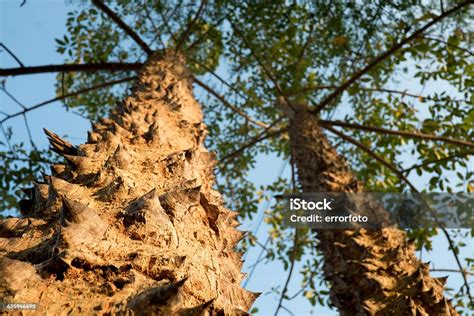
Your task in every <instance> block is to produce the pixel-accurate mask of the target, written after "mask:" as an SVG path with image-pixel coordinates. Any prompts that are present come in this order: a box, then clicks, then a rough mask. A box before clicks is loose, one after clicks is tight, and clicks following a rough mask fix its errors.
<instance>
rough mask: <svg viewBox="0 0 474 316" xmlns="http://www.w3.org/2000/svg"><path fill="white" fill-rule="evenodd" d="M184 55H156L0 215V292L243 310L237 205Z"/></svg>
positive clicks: (93, 303)
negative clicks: (223, 191) (15, 209)
mask: <svg viewBox="0 0 474 316" xmlns="http://www.w3.org/2000/svg"><path fill="white" fill-rule="evenodd" d="M191 81H192V76H191V74H190V73H189V72H188V70H187V69H186V68H185V66H184V60H183V59H182V58H181V57H180V56H176V55H174V54H173V55H166V56H164V57H159V56H158V55H154V56H153V55H152V56H151V57H150V60H149V61H148V62H147V63H146V65H145V66H144V68H143V69H142V71H141V72H140V74H139V76H138V81H137V83H136V87H135V89H134V93H133V95H132V96H130V97H128V98H126V99H125V100H124V101H123V103H122V104H121V105H120V106H119V108H118V109H115V110H114V111H112V113H111V118H107V119H102V120H100V122H98V123H95V124H94V125H93V130H92V131H91V132H90V133H89V137H88V142H87V143H86V144H83V145H79V146H73V145H71V144H70V143H68V142H67V141H65V140H62V139H61V138H60V137H59V136H57V135H56V134H54V133H52V132H49V131H48V136H49V138H50V142H51V146H52V148H54V150H55V151H56V153H58V154H60V155H62V156H64V158H65V163H64V164H56V165H55V166H53V167H52V175H51V176H45V180H46V183H36V184H35V186H34V187H33V189H32V190H28V199H27V201H28V203H23V205H27V206H28V207H25V208H23V209H22V215H23V217H22V218H8V219H5V220H2V221H0V254H1V255H2V256H1V258H0V296H1V297H2V299H3V300H4V301H6V302H38V303H39V305H38V309H37V311H38V312H40V313H48V314H54V315H65V314H97V313H100V314H117V313H119V314H120V313H124V314H127V313H130V312H132V311H133V312H134V313H135V314H137V315H149V314H158V315H194V314H202V313H206V312H208V313H209V314H210V315H221V314H225V315H240V314H245V313H246V311H248V309H249V308H250V306H251V305H252V303H253V301H254V300H255V298H256V296H257V295H256V294H254V293H250V292H248V291H246V290H244V289H243V288H242V287H241V286H240V282H241V281H242V278H243V274H242V273H241V272H240V270H241V267H242V261H241V259H240V254H238V253H236V252H235V250H234V247H235V245H236V243H237V242H238V241H239V240H240V239H241V238H242V236H243V233H242V232H240V231H238V230H237V229H236V228H235V227H236V226H237V225H238V223H237V222H236V221H235V217H236V213H235V212H231V211H229V210H228V209H226V208H224V206H223V205H222V198H221V196H220V194H219V193H218V192H216V191H214V190H213V189H212V186H213V181H214V178H213V173H212V170H213V166H214V164H215V162H214V158H213V155H212V154H211V153H209V152H208V151H207V150H206V149H205V147H204V138H205V135H206V129H205V125H204V124H203V120H202V113H201V109H200V105H199V104H198V103H197V101H196V100H195V99H194V97H193V94H192V82H191Z"/></svg>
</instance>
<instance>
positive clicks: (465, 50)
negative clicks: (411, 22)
mask: <svg viewBox="0 0 474 316" xmlns="http://www.w3.org/2000/svg"><path fill="white" fill-rule="evenodd" d="M418 38H422V39H426V40H429V41H433V42H438V43H442V44H444V45H446V46H451V47H453V48H456V49H459V50H461V51H463V52H465V53H467V54H469V55H470V56H474V53H473V52H471V51H470V50H469V49H466V48H463V47H460V46H458V45H454V44H451V43H448V42H445V41H443V40H441V39H439V38H434V37H429V36H419V37H418Z"/></svg>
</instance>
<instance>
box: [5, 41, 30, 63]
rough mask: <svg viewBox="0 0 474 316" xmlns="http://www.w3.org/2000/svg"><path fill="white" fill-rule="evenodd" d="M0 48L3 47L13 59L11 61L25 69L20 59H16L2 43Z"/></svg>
mask: <svg viewBox="0 0 474 316" xmlns="http://www.w3.org/2000/svg"><path fill="white" fill-rule="evenodd" d="M0 46H1V47H3V48H4V49H5V50H6V51H7V53H8V54H10V56H12V57H13V59H15V61H16V62H17V63H18V64H19V65H20V66H21V67H25V65H23V63H22V62H21V61H20V59H19V58H18V57H16V55H15V54H13V52H12V51H11V50H9V49H8V47H7V46H6V45H5V44H3V43H0Z"/></svg>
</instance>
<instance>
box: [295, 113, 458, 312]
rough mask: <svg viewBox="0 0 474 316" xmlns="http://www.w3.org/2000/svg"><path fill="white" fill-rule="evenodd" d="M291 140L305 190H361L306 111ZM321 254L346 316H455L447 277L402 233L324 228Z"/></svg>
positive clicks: (336, 301)
mask: <svg viewBox="0 0 474 316" xmlns="http://www.w3.org/2000/svg"><path fill="white" fill-rule="evenodd" d="M290 141H291V150H292V155H293V157H294V159H295V162H296V165H297V169H298V178H299V182H300V184H301V186H302V189H303V191H305V192H362V191H363V186H362V184H361V183H360V182H359V181H357V179H356V177H355V176H354V173H353V172H352V171H351V170H350V168H349V166H348V165H347V163H346V162H345V160H344V159H343V158H342V157H341V156H339V155H338V154H337V152H336V150H335V149H334V148H333V147H332V146H331V144H330V143H329V141H328V139H327V138H326V136H325V135H324V134H323V133H322V131H321V128H320V127H319V126H318V118H317V117H315V116H314V115H312V114H310V113H308V112H307V109H305V108H304V107H302V108H301V109H300V111H298V113H296V114H293V117H292V119H291V122H290ZM317 236H318V239H319V250H320V252H321V253H322V255H323V257H324V275H325V277H326V278H327V279H328V281H329V282H330V284H331V288H330V298H331V300H332V303H333V304H334V305H335V306H336V307H337V308H338V309H339V311H340V312H341V314H342V315H457V313H456V311H455V310H454V308H453V307H452V305H451V303H450V302H449V301H448V300H447V299H446V298H445V297H444V296H443V288H444V284H445V282H446V278H432V277H431V276H430V275H429V269H428V264H424V263H421V262H420V260H418V259H417V258H416V256H415V249H414V246H413V245H412V244H410V243H408V242H407V241H406V235H405V233H404V232H403V231H401V230H399V229H396V228H385V229H381V230H372V231H369V230H365V229H360V230H331V229H329V230H320V231H318V232H317Z"/></svg>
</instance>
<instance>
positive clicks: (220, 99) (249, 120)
mask: <svg viewBox="0 0 474 316" xmlns="http://www.w3.org/2000/svg"><path fill="white" fill-rule="evenodd" d="M194 82H196V83H197V84H198V85H199V86H200V87H202V88H203V89H204V90H206V91H207V92H209V93H210V94H212V95H213V96H214V97H216V99H218V100H219V101H221V102H222V104H224V105H225V106H226V107H228V108H229V109H231V110H232V111H234V112H235V113H237V114H238V115H240V116H242V117H243V118H245V120H247V121H248V122H250V123H252V124H254V125H256V126H259V127H263V128H267V127H268V125H267V124H265V123H263V122H260V121H256V120H254V119H253V118H251V117H250V116H249V115H248V114H247V113H245V112H244V111H242V110H240V109H239V108H238V107H236V106H235V105H233V104H230V103H229V102H228V101H227V100H226V99H225V98H224V97H223V96H221V95H220V94H218V93H217V92H216V91H215V90H214V89H212V88H211V87H209V86H208V85H206V84H205V83H204V82H202V81H201V80H199V79H198V78H196V77H194Z"/></svg>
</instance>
